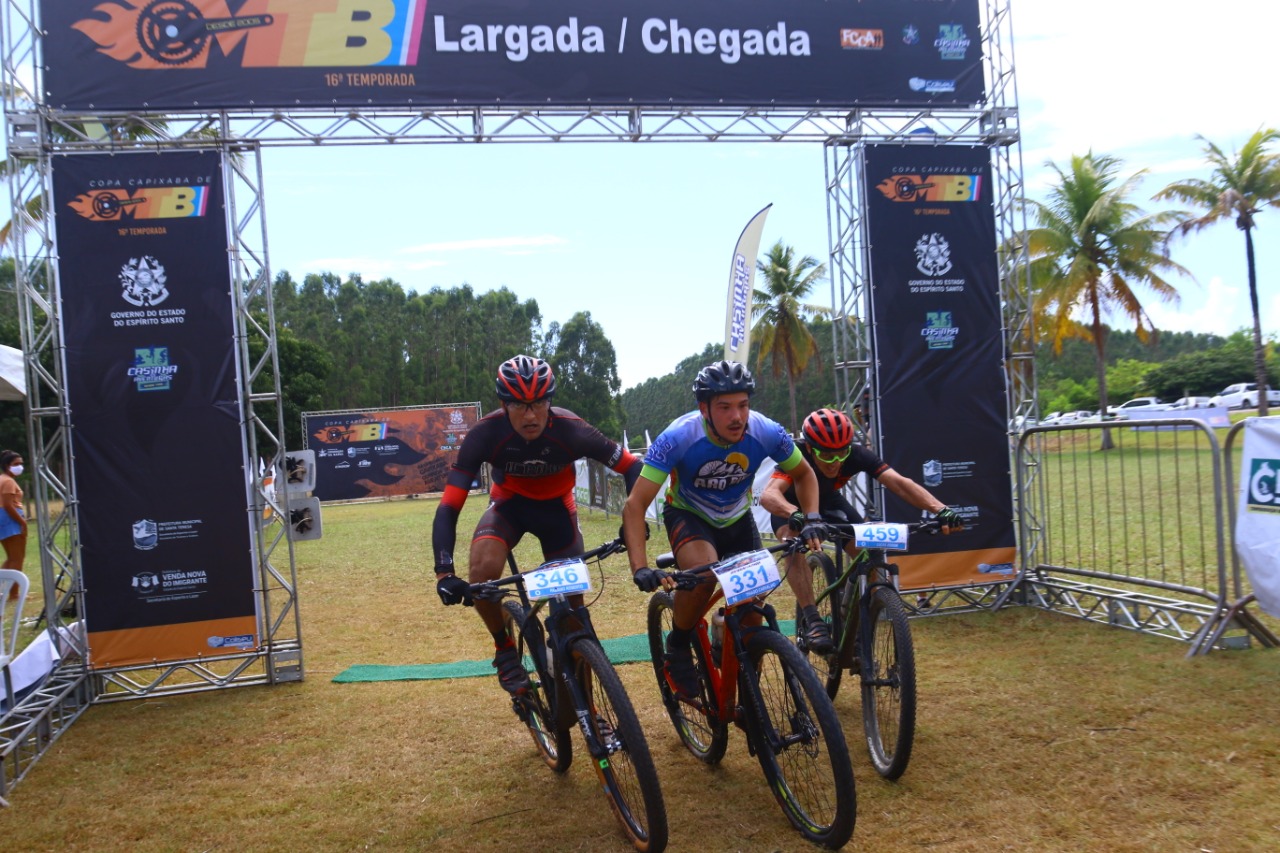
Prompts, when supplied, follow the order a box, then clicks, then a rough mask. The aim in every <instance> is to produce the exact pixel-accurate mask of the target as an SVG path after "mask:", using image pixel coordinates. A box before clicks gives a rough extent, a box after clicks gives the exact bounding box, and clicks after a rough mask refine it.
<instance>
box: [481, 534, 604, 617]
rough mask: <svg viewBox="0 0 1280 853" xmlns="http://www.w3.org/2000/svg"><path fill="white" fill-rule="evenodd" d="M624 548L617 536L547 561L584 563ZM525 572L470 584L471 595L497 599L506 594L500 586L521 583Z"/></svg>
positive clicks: (600, 558)
mask: <svg viewBox="0 0 1280 853" xmlns="http://www.w3.org/2000/svg"><path fill="white" fill-rule="evenodd" d="M626 550H627V546H626V543H625V542H623V541H622V537H621V536H619V537H618V538H617V539H613V540H610V541H609V542H606V543H604V544H603V545H601V546H599V547H598V548H592V549H591V550H590V551H586V552H584V553H582V554H579V555H577V556H576V557H559V558H557V560H549V561H548V562H558V560H574V559H576V560H582V561H583V562H584V563H585V562H586V561H588V560H597V561H598V560H603V559H604V558H605V557H608V556H610V555H611V554H621V553H622V552H624V551H626ZM544 565H546V563H541V564H539V565H538V568H539V569H540V568H542V566H544ZM530 571H537V569H531V570H530ZM527 574H529V572H512V573H511V574H509V575H507V576H505V577H501V578H496V579H494V580H491V581H481V582H480V583H473V584H471V595H472V597H474V598H478V599H480V600H481V601H498V600H499V599H501V598H502V597H503V596H504V595H506V594H507V593H506V592H505V591H504V590H503V589H502V587H504V586H509V585H510V584H515V583H522V582H523V581H524V576H525V575H527Z"/></svg>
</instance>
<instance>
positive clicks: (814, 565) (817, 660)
mask: <svg viewBox="0 0 1280 853" xmlns="http://www.w3.org/2000/svg"><path fill="white" fill-rule="evenodd" d="M805 570H806V571H808V572H810V573H812V575H813V591H814V593H815V594H821V592H822V590H824V589H826V588H827V587H829V586H831V585H832V584H833V583H835V582H836V580H837V579H838V578H839V577H840V575H838V574H837V573H836V567H835V564H834V563H832V562H831V558H830V557H828V556H827V555H826V554H825V553H823V552H821V551H810V552H809V553H808V554H807V555H806V561H805ZM841 593H842V590H834V591H833V592H832V593H831V594H830V595H828V596H827V597H826V598H824V599H822V600H821V601H819V602H818V605H817V606H818V615H819V616H821V617H822V618H823V620H824V621H825V622H826V623H827V626H828V627H829V628H830V629H831V641H832V643H834V645H835V651H833V652H832V653H831V654H829V655H820V654H818V653H816V652H813V651H810V650H809V646H808V644H807V643H805V640H804V614H803V613H801V612H800V605H798V604H797V605H796V647H797V648H799V649H800V651H801V652H803V653H804V656H805V658H806V659H807V660H808V661H809V665H810V666H812V667H813V671H814V672H816V673H817V674H818V681H820V682H822V684H823V685H824V686H825V687H826V690H827V695H828V696H830V697H831V698H832V699H834V698H836V691H838V690H839V689H840V676H841V675H842V673H843V670H842V669H841V667H840V635H841V633H842V632H843V631H844V609H843V607H842V601H841Z"/></svg>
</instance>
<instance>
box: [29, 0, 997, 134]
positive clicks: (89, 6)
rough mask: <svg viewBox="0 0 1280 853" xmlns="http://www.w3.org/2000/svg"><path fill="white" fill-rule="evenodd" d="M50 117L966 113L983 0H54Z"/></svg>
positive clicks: (47, 14) (48, 16)
mask: <svg viewBox="0 0 1280 853" xmlns="http://www.w3.org/2000/svg"><path fill="white" fill-rule="evenodd" d="M40 11H41V18H42V27H43V30H44V33H45V35H44V38H43V50H42V55H43V58H44V62H45V65H46V67H47V71H46V72H45V89H46V94H45V100H44V105H45V106H48V107H50V108H52V109H54V110H68V111H99V110H125V109H157V110H181V109H191V108H199V109H206V108H218V109H250V110H252V109H264V108H275V109H282V108H283V109H288V108H293V107H334V106H341V105H348V106H361V107H371V108H377V107H408V108H418V107H437V108H447V107H464V108H465V107H471V106H490V105H494V106H505V105H511V106H521V107H554V106H585V105H602V106H603V105H608V106H622V107H626V106H657V107H669V106H692V107H696V106H705V107H721V106H738V107H741V106H764V107H769V106H779V107H820V108H826V107H835V108H840V107H855V106H863V107H872V106H888V107H901V106H928V105H938V106H966V105H972V104H976V103H980V102H982V101H983V100H984V89H983V75H982V67H983V62H982V39H981V36H980V34H979V8H978V0H928V1H927V2H925V0H919V2H904V0H629V2H626V3H617V2H614V3H601V2H599V0H430V2H428V0H40Z"/></svg>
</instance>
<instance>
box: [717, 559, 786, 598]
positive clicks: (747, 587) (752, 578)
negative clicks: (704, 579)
mask: <svg viewBox="0 0 1280 853" xmlns="http://www.w3.org/2000/svg"><path fill="white" fill-rule="evenodd" d="M712 571H713V572H715V574H716V580H718V581H719V582H720V588H721V589H723V590H724V603H725V606H726V607H732V606H733V605H735V604H738V603H740V602H743V601H746V600H747V599H749V598H758V597H760V596H762V595H766V594H768V593H769V592H771V591H773V589H774V588H775V587H777V586H778V584H780V583H782V579H781V578H780V577H778V564H777V563H776V562H775V561H774V559H773V555H772V554H770V553H769V552H768V551H747V552H746V553H745V554H737V555H736V556H733V557H730V558H729V559H727V560H722V561H721V562H719V563H717V564H716V565H715V566H714V567H713V568H712Z"/></svg>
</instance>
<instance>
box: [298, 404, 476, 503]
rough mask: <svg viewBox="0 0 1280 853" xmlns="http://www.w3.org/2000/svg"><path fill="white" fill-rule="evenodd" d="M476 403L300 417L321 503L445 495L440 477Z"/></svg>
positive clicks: (469, 425)
mask: <svg viewBox="0 0 1280 853" xmlns="http://www.w3.org/2000/svg"><path fill="white" fill-rule="evenodd" d="M479 420H480V404H479V403H451V404H448V405H443V406H432V407H429V408H413V409H385V410H375V409H369V410H366V411H359V412H304V413H303V415H302V429H303V434H304V435H305V436H306V438H307V448H308V449H309V450H314V451H315V454H316V487H315V492H314V494H315V496H316V497H318V498H319V499H320V500H322V501H341V500H356V499H359V498H378V497H394V496H398V495H422V494H427V493H429V492H442V491H444V482H445V478H446V477H447V476H448V475H449V469H450V468H451V467H452V466H453V461H454V459H456V458H457V455H458V448H459V447H460V446H461V445H462V440H463V439H464V438H466V436H467V432H468V431H469V430H470V429H471V428H472V427H473V426H475V425H476V422H477V421H479Z"/></svg>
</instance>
